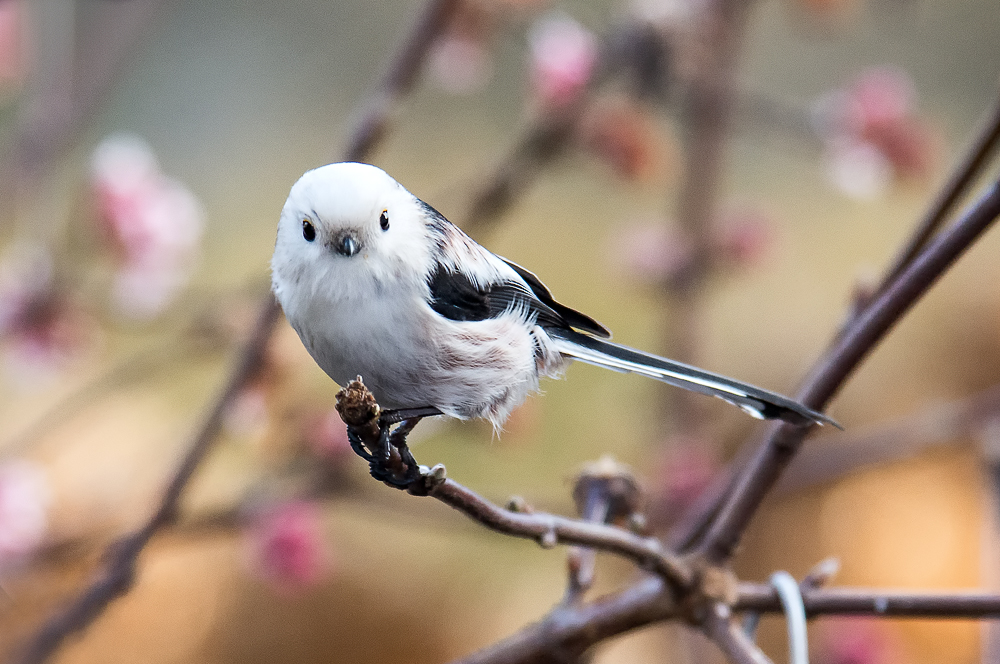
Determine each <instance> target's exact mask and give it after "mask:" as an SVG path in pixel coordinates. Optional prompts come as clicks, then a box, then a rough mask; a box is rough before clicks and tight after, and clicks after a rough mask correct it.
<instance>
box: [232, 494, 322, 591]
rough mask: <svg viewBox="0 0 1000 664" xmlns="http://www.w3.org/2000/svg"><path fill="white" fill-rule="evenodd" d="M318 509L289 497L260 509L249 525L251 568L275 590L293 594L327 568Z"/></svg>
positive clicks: (304, 587) (312, 581)
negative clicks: (280, 502)
mask: <svg viewBox="0 0 1000 664" xmlns="http://www.w3.org/2000/svg"><path fill="white" fill-rule="evenodd" d="M320 517H321V513H320V509H319V507H318V506H317V505H315V504H313V503H308V502H304V501H291V502H286V503H283V504H280V505H277V506H275V507H273V508H271V509H268V510H266V511H264V512H262V513H260V514H259V515H258V516H257V517H256V518H255V519H254V520H253V523H252V524H251V526H250V530H249V542H248V543H249V553H250V558H251V565H252V568H253V570H254V571H255V572H256V573H257V574H259V575H260V576H261V578H263V579H264V581H266V582H267V583H268V584H269V585H270V586H271V587H272V588H273V589H274V590H275V591H276V592H279V593H282V594H289V595H290V594H296V593H299V592H302V591H305V590H308V589H309V588H312V587H313V586H315V585H316V584H318V583H319V582H320V581H321V580H322V579H323V577H324V576H325V575H326V573H327V572H328V571H329V569H330V556H329V554H328V552H327V550H326V544H325V541H324V539H323V532H322V521H321V518H320Z"/></svg>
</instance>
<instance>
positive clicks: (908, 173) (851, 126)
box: [814, 68, 938, 198]
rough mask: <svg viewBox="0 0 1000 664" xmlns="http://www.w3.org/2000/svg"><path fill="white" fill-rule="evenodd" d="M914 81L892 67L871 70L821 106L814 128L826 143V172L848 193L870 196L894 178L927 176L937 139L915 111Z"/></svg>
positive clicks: (823, 99) (824, 100)
mask: <svg viewBox="0 0 1000 664" xmlns="http://www.w3.org/2000/svg"><path fill="white" fill-rule="evenodd" d="M915 99H916V93H915V91H914V85H913V82H912V80H911V79H910V78H909V77H908V76H907V75H906V74H905V73H904V72H902V71H899V70H896V69H891V68H878V69H871V70H869V71H867V72H864V73H863V74H862V75H861V76H859V77H858V79H857V80H856V81H854V82H853V83H851V84H850V85H848V86H846V87H845V88H843V89H841V90H837V91H834V92H833V93H831V94H828V95H826V96H825V97H823V98H822V99H821V100H820V102H818V103H817V105H816V108H815V112H814V119H815V123H816V129H817V132H818V133H819V135H820V137H821V138H822V139H823V141H824V143H825V144H826V155H825V161H826V171H827V175H828V177H829V178H830V180H831V182H833V184H834V185H835V186H836V187H837V188H839V189H840V190H841V191H843V192H844V193H845V194H847V195H849V196H852V197H855V198H870V197H873V196H876V195H878V194H880V193H882V192H883V191H884V190H885V189H886V188H887V187H888V186H889V185H890V184H891V183H892V182H893V181H894V180H899V179H904V178H905V179H919V178H923V177H926V176H927V175H928V174H929V172H930V170H931V168H932V167H933V164H934V160H935V155H936V153H937V142H938V141H937V139H936V136H935V134H934V132H933V131H932V129H931V128H930V126H929V125H928V124H927V123H926V122H925V121H924V120H922V119H921V118H919V117H918V116H917V114H916V111H915V109H914V101H915Z"/></svg>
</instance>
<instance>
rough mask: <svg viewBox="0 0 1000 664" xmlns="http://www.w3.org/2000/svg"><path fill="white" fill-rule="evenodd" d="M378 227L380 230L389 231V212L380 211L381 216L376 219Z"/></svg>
mask: <svg viewBox="0 0 1000 664" xmlns="http://www.w3.org/2000/svg"><path fill="white" fill-rule="evenodd" d="M378 225H379V226H381V227H382V230H384V231H387V230H389V211H388V210H382V216H381V217H379V218H378Z"/></svg>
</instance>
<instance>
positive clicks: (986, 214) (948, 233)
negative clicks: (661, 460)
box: [697, 183, 1000, 562]
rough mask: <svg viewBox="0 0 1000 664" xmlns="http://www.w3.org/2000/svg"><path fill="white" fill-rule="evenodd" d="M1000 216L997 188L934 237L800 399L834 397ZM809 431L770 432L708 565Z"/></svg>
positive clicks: (709, 543) (815, 403)
mask: <svg viewBox="0 0 1000 664" xmlns="http://www.w3.org/2000/svg"><path fill="white" fill-rule="evenodd" d="M997 216H1000V183H994V184H993V185H991V186H990V188H989V189H988V191H987V192H986V193H985V194H983V196H982V197H980V199H979V200H978V201H977V202H976V203H975V204H974V205H973V206H972V207H971V208H970V209H969V210H968V211H967V212H966V213H965V214H964V215H963V216H962V217H961V218H960V219H959V220H957V221H956V222H955V223H954V224H952V225H951V226H950V227H949V228H948V229H946V230H943V231H942V232H941V233H939V234H938V235H937V236H935V237H934V239H932V240H931V241H930V243H929V244H928V245H927V247H926V248H925V249H923V250H922V251H921V252H920V254H919V255H918V256H917V258H916V259H914V260H913V261H912V262H911V263H910V264H909V265H907V267H906V268H905V269H904V270H903V272H902V273H901V274H900V276H899V277H898V278H897V279H896V280H895V281H893V282H892V283H891V284H890V285H889V286H888V287H887V288H886V289H885V290H884V291H882V293H881V294H880V295H879V296H878V297H877V298H876V299H875V300H874V301H873V302H872V303H871V305H869V306H868V307H867V308H866V309H864V311H863V312H862V313H861V314H860V315H859V316H858V318H857V319H856V321H855V322H854V323H852V324H851V325H850V326H849V327H848V328H847V330H845V331H844V333H843V334H842V335H840V336H839V337H838V338H837V340H836V342H835V343H834V345H833V347H832V348H831V349H830V350H829V351H828V352H827V353H826V355H825V356H824V357H823V358H822V359H821V360H820V361H819V362H818V363H817V365H816V368H815V370H814V371H813V373H812V374H811V376H810V377H809V378H807V380H806V382H805V386H804V387H803V388H802V389H801V390H800V391H799V393H798V400H799V401H800V402H801V403H803V404H805V405H807V406H809V407H810V408H815V409H817V410H822V409H823V408H824V406H825V405H826V404H827V403H828V402H829V401H830V399H831V398H833V396H834V394H836V392H837V390H838V389H839V388H840V386H841V385H843V383H844V381H845V380H847V377H848V376H849V375H850V374H851V373H852V372H853V371H854V369H855V368H856V367H857V366H858V365H859V364H860V363H861V361H862V360H863V359H864V358H865V357H866V356H867V355H868V353H869V352H870V351H871V350H872V349H873V348H874V347H875V345H876V344H878V342H879V341H881V340H882V338H883V337H884V336H885V335H886V333H888V332H889V330H890V329H892V327H893V325H895V324H896V322H897V321H898V320H899V319H900V318H902V316H903V315H904V314H905V313H906V312H907V311H909V309H910V307H912V306H913V304H914V303H915V302H916V301H917V300H918V299H920V297H921V296H923V295H924V293H926V292H927V290H928V289H929V288H930V287H931V285H933V284H934V283H935V282H936V281H937V279H938V278H939V277H940V276H941V275H942V274H944V272H945V271H946V270H947V269H948V268H949V267H951V265H952V264H953V263H954V262H955V261H956V260H957V259H958V258H959V257H960V256H961V255H962V254H963V253H964V252H965V250H966V249H968V248H969V246H971V245H972V243H973V242H975V241H976V240H977V239H978V238H979V237H980V236H981V235H982V234H983V233H984V232H985V231H986V229H988V228H989V227H990V226H991V225H992V224H993V222H994V221H995V220H996V218H997ZM811 430H812V427H794V426H791V425H784V426H778V427H775V428H772V429H771V434H770V435H769V436H768V438H767V440H766V441H765V443H764V444H763V445H762V446H761V447H760V449H759V450H758V451H757V453H756V455H755V456H754V458H753V459H752V460H751V462H750V465H749V466H748V467H747V468H746V470H745V471H744V472H743V473H742V474H741V475H740V477H739V478H737V480H736V484H735V486H734V487H733V491H732V492H731V493H730V494H729V496H728V497H727V499H726V500H725V502H724V503H723V505H722V507H721V509H720V511H719V512H718V514H717V515H716V517H715V518H714V519H713V521H712V523H711V525H710V527H709V530H708V532H707V533H706V535H705V538H704V540H703V542H702V543H701V544H700V545H699V546H698V548H697V550H698V552H699V553H701V554H703V555H704V556H705V557H706V558H707V559H708V560H709V561H711V562H721V561H724V560H728V559H729V558H730V557H731V556H732V553H733V550H734V549H735V547H736V545H737V543H738V542H739V540H740V537H741V535H742V534H743V531H744V530H745V529H746V526H747V524H748V523H749V521H750V519H751V517H752V516H753V514H754V512H755V511H756V510H757V507H758V506H759V505H760V503H761V501H762V500H763V499H764V496H765V495H766V494H767V492H768V491H769V490H770V489H771V487H772V486H773V485H774V483H775V482H776V481H777V480H778V478H779V477H780V475H781V473H782V471H783V470H784V469H785V467H786V466H787V465H788V463H789V462H790V461H791V459H792V457H793V456H794V455H795V453H796V452H797V451H798V449H799V447H800V446H801V444H802V441H803V440H804V439H805V437H806V435H807V434H808V433H809V432H810V431H811Z"/></svg>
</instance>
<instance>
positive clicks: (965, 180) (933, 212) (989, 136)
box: [882, 99, 1000, 289]
mask: <svg viewBox="0 0 1000 664" xmlns="http://www.w3.org/2000/svg"><path fill="white" fill-rule="evenodd" d="M998 145H1000V99H998V100H997V104H996V106H995V107H994V108H993V113H992V115H991V116H990V118H989V120H988V121H987V122H986V124H984V125H983V128H982V130H980V132H979V134H978V136H977V137H976V140H975V141H973V143H972V146H971V147H970V148H969V152H968V153H966V155H965V156H964V157H963V159H962V161H960V162H959V163H958V166H957V167H956V168H955V171H954V172H953V173H952V175H951V177H950V178H949V179H948V182H947V183H946V184H945V185H944V187H943V188H942V189H941V191H940V192H939V193H938V196H937V198H936V199H935V200H934V202H933V203H932V204H931V207H930V209H928V210H927V213H926V214H925V215H924V218H923V219H922V220H921V222H920V224H919V225H918V226H917V228H916V230H915V231H914V232H913V234H912V235H911V236H910V239H909V240H908V241H907V243H906V244H905V245H904V246H903V248H902V249H901V250H900V252H899V254H898V255H897V256H896V259H895V260H894V261H893V263H892V266H891V267H890V268H889V269H888V270H887V271H886V276H885V278H884V279H883V280H882V283H883V289H884V288H885V285H886V284H890V283H892V281H894V280H895V279H896V278H897V277H899V275H900V274H902V272H903V270H904V269H905V268H906V266H908V265H909V264H910V263H912V262H913V260H914V259H915V258H916V257H917V254H919V253H920V250H921V249H923V248H924V247H925V246H926V245H927V242H928V241H929V240H930V238H931V237H932V236H933V235H934V233H935V232H937V230H938V229H939V228H940V227H941V225H942V224H943V223H944V222H945V220H947V219H948V216H949V215H950V214H951V212H952V211H953V210H954V209H955V205H957V204H958V202H959V200H960V199H961V198H962V195H963V194H964V193H965V192H966V191H968V189H969V187H970V186H972V184H973V182H975V180H976V177H977V176H978V175H979V174H980V173H982V171H983V168H984V167H985V166H986V165H987V163H989V160H990V157H992V156H993V153H994V152H995V151H996V149H997V146H998Z"/></svg>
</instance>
